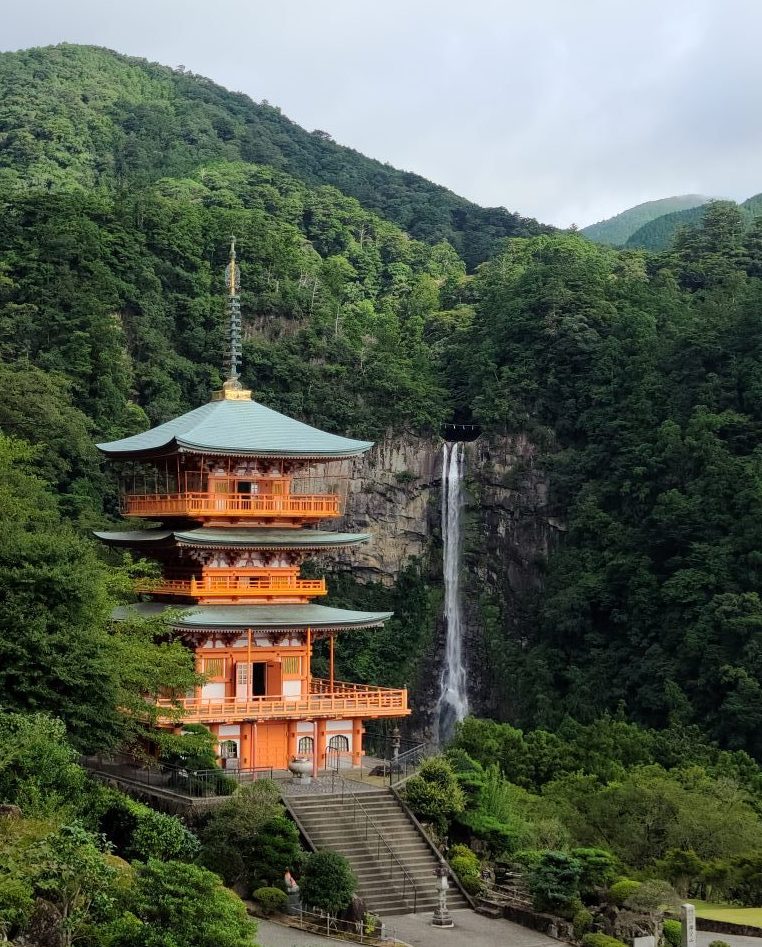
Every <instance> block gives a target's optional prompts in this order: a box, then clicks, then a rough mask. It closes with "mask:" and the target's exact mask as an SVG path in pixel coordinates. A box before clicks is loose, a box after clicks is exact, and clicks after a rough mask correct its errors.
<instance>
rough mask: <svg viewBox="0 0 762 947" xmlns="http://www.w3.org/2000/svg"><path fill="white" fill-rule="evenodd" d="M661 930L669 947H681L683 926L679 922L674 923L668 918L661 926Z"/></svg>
mask: <svg viewBox="0 0 762 947" xmlns="http://www.w3.org/2000/svg"><path fill="white" fill-rule="evenodd" d="M661 929H662V933H663V934H664V940H665V942H666V943H667V944H669V947H681V945H682V942H683V925H682V924H681V923H680V921H674V920H670V919H669V918H668V919H667V920H666V921H664V923H663V924H662V926H661Z"/></svg>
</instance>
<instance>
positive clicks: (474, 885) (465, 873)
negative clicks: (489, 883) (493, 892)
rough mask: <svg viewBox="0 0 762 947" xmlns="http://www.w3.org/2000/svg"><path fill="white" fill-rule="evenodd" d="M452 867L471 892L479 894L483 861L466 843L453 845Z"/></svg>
mask: <svg viewBox="0 0 762 947" xmlns="http://www.w3.org/2000/svg"><path fill="white" fill-rule="evenodd" d="M449 861H450V868H452V870H453V872H454V873H455V874H456V875H457V876H458V881H460V883H461V884H462V885H463V887H464V888H465V889H466V891H467V892H468V893H469V894H478V893H479V891H481V888H482V882H481V877H480V871H481V862H480V861H479V858H478V856H477V855H475V854H474V852H472V851H471V849H470V848H468V847H467V846H466V845H453V847H452V848H451V849H450V851H449Z"/></svg>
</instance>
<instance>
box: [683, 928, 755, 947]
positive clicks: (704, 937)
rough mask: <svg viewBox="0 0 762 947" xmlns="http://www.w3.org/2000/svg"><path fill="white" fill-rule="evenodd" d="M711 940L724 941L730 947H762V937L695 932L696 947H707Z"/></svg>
mask: <svg viewBox="0 0 762 947" xmlns="http://www.w3.org/2000/svg"><path fill="white" fill-rule="evenodd" d="M713 940H724V941H725V943H726V944H730V947H762V937H744V936H742V935H741V934H715V933H714V932H713V931H696V943H697V945H698V947H709V944H711V942H712V941H713Z"/></svg>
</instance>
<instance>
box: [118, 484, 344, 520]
mask: <svg viewBox="0 0 762 947" xmlns="http://www.w3.org/2000/svg"><path fill="white" fill-rule="evenodd" d="M121 506H122V513H123V514H124V515H125V516H146V517H161V518H163V517H165V516H188V517H191V518H197V519H207V518H215V517H226V518H228V519H260V520H280V519H288V520H322V519H326V518H328V517H333V516H341V502H340V498H339V497H338V496H337V495H336V494H335V493H288V494H277V493H253V494H241V493H214V494H211V493H203V492H198V493H194V492H190V491H189V492H186V493H144V494H128V495H126V496H124V497H122V504H121Z"/></svg>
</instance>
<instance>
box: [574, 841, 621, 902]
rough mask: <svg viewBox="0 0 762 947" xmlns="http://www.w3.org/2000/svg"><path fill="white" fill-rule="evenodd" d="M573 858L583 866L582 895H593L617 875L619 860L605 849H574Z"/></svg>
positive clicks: (581, 876) (580, 882) (580, 883)
mask: <svg viewBox="0 0 762 947" xmlns="http://www.w3.org/2000/svg"><path fill="white" fill-rule="evenodd" d="M571 854H572V857H574V858H576V859H577V861H578V862H579V863H580V865H581V866H582V873H581V875H580V878H579V886H580V891H581V892H582V894H592V893H593V891H594V890H595V889H596V888H603V887H605V886H606V885H608V884H610V883H611V882H612V881H613V880H614V877H615V875H616V869H617V866H618V859H617V858H616V856H615V855H612V854H611V852H607V851H606V850H605V849H603V848H574V849H572V852H571Z"/></svg>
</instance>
